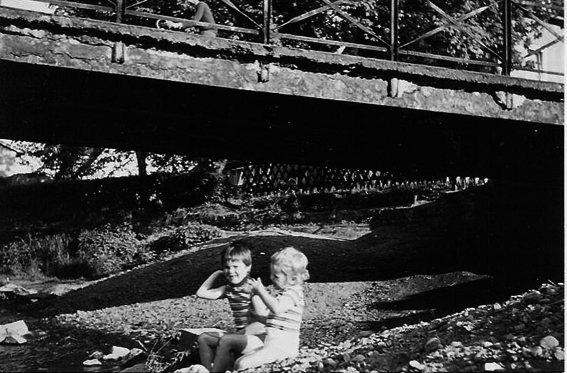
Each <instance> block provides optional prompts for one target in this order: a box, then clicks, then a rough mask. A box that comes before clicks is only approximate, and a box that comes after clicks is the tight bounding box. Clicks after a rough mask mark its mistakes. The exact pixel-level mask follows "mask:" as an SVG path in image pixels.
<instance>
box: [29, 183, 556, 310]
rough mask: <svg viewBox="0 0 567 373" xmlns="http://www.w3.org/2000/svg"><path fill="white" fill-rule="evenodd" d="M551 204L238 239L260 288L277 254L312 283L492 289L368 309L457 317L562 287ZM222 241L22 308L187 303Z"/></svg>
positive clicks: (461, 209)
mask: <svg viewBox="0 0 567 373" xmlns="http://www.w3.org/2000/svg"><path fill="white" fill-rule="evenodd" d="M535 196H537V199H534V197H535ZM559 199H561V201H562V197H561V198H559ZM558 202H559V201H558V194H557V191H556V190H552V192H551V193H546V190H543V191H542V190H541V188H540V189H537V190H534V189H525V188H524V189H522V188H515V189H512V190H510V189H507V188H503V187H494V186H486V187H482V188H470V189H468V190H466V191H465V192H461V193H453V194H451V195H448V196H447V197H445V198H444V199H443V200H441V201H439V202H438V203H436V204H435V205H434V207H433V208H432V207H431V206H430V207H429V209H430V210H431V209H432V210H431V211H429V213H427V214H422V215H420V214H419V213H417V212H416V213H410V215H408V216H406V217H403V218H402V219H398V221H394V222H391V221H389V222H384V221H380V219H374V220H373V223H372V224H371V232H370V233H369V234H367V235H365V236H363V237H361V238H359V239H356V240H350V241H349V240H334V239H326V238H320V239H319V238H313V236H309V237H305V236H300V235H298V234H297V233H296V234H291V233H290V234H289V235H286V234H283V233H282V231H277V232H274V234H270V233H269V232H263V233H262V234H261V235H252V234H246V235H244V236H245V239H246V240H248V241H249V242H250V244H251V245H252V247H253V248H254V249H253V262H254V264H253V271H252V275H253V276H254V277H262V278H263V280H264V283H266V284H267V283H269V273H268V269H269V258H270V256H271V255H272V253H274V252H275V251H276V250H278V249H279V248H282V247H285V246H294V247H296V248H298V249H300V250H302V251H303V252H304V253H305V254H306V255H307V257H308V258H309V261H310V264H309V270H310V273H311V279H310V281H311V282H314V283H329V282H331V283H337V282H353V281H383V280H389V279H396V278H402V277H407V276H411V275H416V274H442V273H449V272H455V271H471V272H473V273H476V274H483V275H490V276H493V277H494V278H495V280H494V281H496V282H493V283H489V282H486V281H484V282H478V283H475V284H474V285H473V284H465V285H462V286H459V287H454V288H446V289H439V290H434V291H432V292H428V293H424V294H421V295H415V296H412V297H411V298H408V299H405V300H402V301H399V302H397V303H392V304H389V305H376V306H377V307H378V306H380V307H385V306H388V307H412V309H420V307H421V308H436V309H442V308H446V309H447V310H457V309H462V308H463V306H464V307H466V305H467V304H468V303H466V302H464V300H467V299H469V300H470V299H474V300H475V301H474V303H475V304H480V303H479V302H483V301H487V302H488V301H489V300H491V299H492V298H491V297H489V295H490V294H491V293H492V292H496V291H497V292H498V295H502V294H504V293H506V294H508V295H511V294H513V293H514V292H515V291H523V290H525V287H526V286H532V285H533V286H535V285H537V282H539V283H541V282H542V281H545V280H547V279H559V281H560V279H562V277H563V235H562V232H563V230H562V225H563V218H562V207H561V206H562V205H559V206H560V207H561V208H560V210H559V209H558V205H557V203H558ZM416 211H417V210H416ZM558 211H561V213H558ZM233 238H234V237H233ZM230 240H231V239H230V238H228V239H227V238H224V239H218V240H214V241H213V242H211V243H209V244H207V245H206V248H204V249H202V250H197V251H195V252H193V253H189V254H185V255H182V256H179V257H176V258H173V259H170V260H167V261H164V262H159V263H154V264H151V265H147V266H145V267H142V268H138V269H134V270H131V271H128V272H126V273H123V274H121V275H119V276H115V277H111V278H108V279H105V280H102V281H99V282H97V283H95V284H92V285H91V286H88V287H86V288H83V289H79V290H76V291H73V292H70V293H67V294H65V295H64V296H62V297H59V298H57V299H53V300H49V301H45V302H39V303H38V304H35V305H33V307H31V308H30V310H32V311H39V312H40V313H41V314H42V315H50V314H57V313H63V312H64V313H71V312H74V311H76V310H92V309H100V308H105V307H112V306H120V305H125V304H133V303H139V302H151V301H156V300H162V299H170V298H180V297H184V296H187V295H192V294H194V293H195V291H196V290H197V288H198V286H199V285H200V284H201V283H202V282H203V281H204V280H205V279H206V278H207V277H208V276H209V274H210V273H212V272H213V271H215V270H216V269H218V268H219V266H220V263H219V255H220V252H221V250H222V248H223V247H224V245H226V244H227V243H228V242H229V241H230ZM495 284H497V285H498V286H495ZM485 297H486V299H485ZM463 302H464V303H463ZM439 305H441V307H439ZM416 307H417V308H416Z"/></svg>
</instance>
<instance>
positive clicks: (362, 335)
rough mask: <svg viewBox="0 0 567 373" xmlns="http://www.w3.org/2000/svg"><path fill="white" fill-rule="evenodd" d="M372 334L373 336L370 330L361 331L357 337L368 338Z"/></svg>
mask: <svg viewBox="0 0 567 373" xmlns="http://www.w3.org/2000/svg"><path fill="white" fill-rule="evenodd" d="M372 334H374V332H373V331H372V330H362V331H360V332H359V333H358V336H359V337H360V338H368V337H370V336H371V335H372Z"/></svg>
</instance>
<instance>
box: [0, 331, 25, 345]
mask: <svg viewBox="0 0 567 373" xmlns="http://www.w3.org/2000/svg"><path fill="white" fill-rule="evenodd" d="M25 343H28V341H27V340H26V339H25V338H24V337H22V336H21V335H17V334H15V335H9V336H7V337H6V338H4V339H3V340H1V341H0V344H4V345H23V344H25Z"/></svg>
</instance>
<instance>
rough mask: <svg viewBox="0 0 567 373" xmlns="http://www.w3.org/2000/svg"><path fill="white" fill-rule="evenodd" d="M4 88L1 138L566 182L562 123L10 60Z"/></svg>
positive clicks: (2, 74)
mask: <svg viewBox="0 0 567 373" xmlns="http://www.w3.org/2000/svg"><path fill="white" fill-rule="evenodd" d="M0 81H2V85H3V88H4V89H1V90H0V102H2V103H3V108H2V111H0V123H2V125H1V126H0V137H3V138H11V139H22V140H28V141H37V142H47V143H67V144H76V145H85V146H93V147H109V148H117V149H131V150H144V151H151V152H156V153H176V154H187V155H190V156H195V157H208V158H229V159H240V160H251V161H257V162H274V163H276V162H280V163H289V164H313V165H330V166H345V167H351V168H358V169H374V170H383V171H400V172H404V173H409V174H413V175H416V176H418V175H421V176H428V175H444V176H446V175H462V176H479V177H490V178H497V177H506V178H513V179H516V178H526V177H527V178H532V177H539V178H545V179H548V178H553V179H558V180H562V174H563V126H555V125H541V124H537V123H530V122H519V121H517V120H515V121H511V120H503V119H494V118H479V117H478V116H473V115H471V116H467V115H458V114H450V113H440V112H432V111H423V110H415V109H407V108H400V107H387V106H378V105H365V104H360V103H351V102H346V101H335V100H324V99H315V98H308V97H298V96H291V95H280V94H274V93H266V92H253V91H244V90H235V89H228V88H219V87H212V86H205V85H196V84H187V83H177V82H171V81H162V80H158V79H150V78H140V77H131V76H125V75H115V74H104V73H98V72H85V71H81V70H76V69H66V68H59V67H50V66H42V65H34V64H21V63H20V64H19V63H14V62H8V61H2V62H0ZM6 88H9V89H6Z"/></svg>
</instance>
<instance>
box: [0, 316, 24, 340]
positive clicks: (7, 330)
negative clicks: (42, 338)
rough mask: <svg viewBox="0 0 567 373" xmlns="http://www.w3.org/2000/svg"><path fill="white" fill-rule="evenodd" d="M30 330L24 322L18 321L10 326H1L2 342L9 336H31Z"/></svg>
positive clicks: (0, 335) (0, 336) (0, 338)
mask: <svg viewBox="0 0 567 373" xmlns="http://www.w3.org/2000/svg"><path fill="white" fill-rule="evenodd" d="M29 332H30V331H29V329H28V326H27V325H26V323H25V322H24V321H23V320H18V321H15V322H12V323H9V324H4V325H0V341H3V340H4V339H5V338H6V337H8V336H15V335H17V336H20V337H21V336H24V335H26V334H29Z"/></svg>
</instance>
